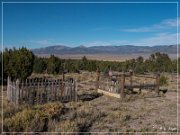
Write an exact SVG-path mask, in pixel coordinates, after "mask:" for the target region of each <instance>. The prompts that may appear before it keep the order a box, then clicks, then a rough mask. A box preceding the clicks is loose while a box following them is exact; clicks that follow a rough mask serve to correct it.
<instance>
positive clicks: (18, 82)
mask: <svg viewBox="0 0 180 135" xmlns="http://www.w3.org/2000/svg"><path fill="white" fill-rule="evenodd" d="M19 84H20V81H19V79H17V80H16V101H15V102H16V104H17V105H18V104H19V93H20V87H19Z"/></svg>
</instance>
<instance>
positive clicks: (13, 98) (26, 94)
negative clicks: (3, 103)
mask: <svg viewBox="0 0 180 135" xmlns="http://www.w3.org/2000/svg"><path fill="white" fill-rule="evenodd" d="M7 99H8V100H9V101H10V102H14V103H16V104H23V103H27V104H43V103H46V102H49V101H61V102H67V101H76V100H77V82H76V81H74V80H70V81H66V82H65V81H63V80H46V79H27V80H25V81H21V82H20V81H19V80H18V79H17V80H16V81H11V78H10V77H8V85H7Z"/></svg>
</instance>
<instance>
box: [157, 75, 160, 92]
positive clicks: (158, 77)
mask: <svg viewBox="0 0 180 135" xmlns="http://www.w3.org/2000/svg"><path fill="white" fill-rule="evenodd" d="M159 83H160V73H157V74H156V93H157V95H159Z"/></svg>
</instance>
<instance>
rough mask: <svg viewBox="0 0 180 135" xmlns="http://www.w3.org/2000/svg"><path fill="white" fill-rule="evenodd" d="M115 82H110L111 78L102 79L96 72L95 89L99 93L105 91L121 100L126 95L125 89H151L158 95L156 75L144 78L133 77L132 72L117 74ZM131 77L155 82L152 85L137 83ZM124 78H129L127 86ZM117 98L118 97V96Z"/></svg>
mask: <svg viewBox="0 0 180 135" xmlns="http://www.w3.org/2000/svg"><path fill="white" fill-rule="evenodd" d="M115 76H116V81H114V80H112V78H111V76H109V77H108V76H106V77H104V76H103V77H102V76H100V72H97V83H96V84H97V89H98V90H99V91H100V92H103V91H106V92H105V93H107V92H111V93H117V94H120V97H121V98H124V97H125V96H126V95H125V94H126V93H125V92H124V91H125V89H128V90H131V91H133V89H134V88H139V90H140V91H141V89H151V90H153V89H154V90H155V91H156V93H157V94H158V95H159V83H160V82H159V81H160V74H159V73H157V74H156V75H155V76H150V75H149V76H145V75H133V73H132V72H129V73H119V74H116V75H115ZM133 76H135V77H140V78H149V79H153V80H155V81H154V83H138V82H137V80H133ZM126 78H129V84H127V82H126V81H127V80H126ZM118 97H119V96H118Z"/></svg>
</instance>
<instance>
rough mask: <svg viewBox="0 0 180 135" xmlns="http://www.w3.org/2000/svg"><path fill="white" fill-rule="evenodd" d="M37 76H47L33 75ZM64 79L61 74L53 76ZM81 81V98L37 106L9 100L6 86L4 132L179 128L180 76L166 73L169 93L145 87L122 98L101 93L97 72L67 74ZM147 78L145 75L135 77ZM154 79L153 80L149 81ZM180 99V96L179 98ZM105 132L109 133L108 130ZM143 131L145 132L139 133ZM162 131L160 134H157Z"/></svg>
mask: <svg viewBox="0 0 180 135" xmlns="http://www.w3.org/2000/svg"><path fill="white" fill-rule="evenodd" d="M34 76H44V75H37V74H33V75H32V77H34ZM46 76H49V77H53V78H62V76H61V75H56V76H53V75H52V76H50V75H46ZM68 76H69V77H74V78H76V79H77V80H78V101H77V102H69V103H64V104H62V103H60V102H54V103H47V104H44V105H34V106H27V105H23V106H19V107H18V106H15V105H14V104H12V103H8V102H7V100H6V87H4V89H3V95H4V96H3V105H4V110H3V114H4V115H3V116H4V117H3V118H4V131H10V132H13V131H27V132H29V131H43V132H54V131H56V132H107V133H108V132H109V133H110V132H174V134H176V132H177V128H178V129H179V130H180V127H177V120H178V119H177V115H180V113H179V114H177V98H179V97H177V94H178V93H179V91H177V78H176V76H175V75H173V76H172V75H169V74H165V76H167V77H168V85H167V86H164V87H161V88H160V89H164V88H165V89H167V90H168V91H167V92H166V93H165V94H161V95H160V97H156V96H155V93H154V92H149V91H146V90H144V92H142V93H141V94H138V93H137V94H127V96H126V98H125V99H123V100H122V99H118V98H114V97H109V96H106V95H102V94H99V93H97V91H96V90H95V80H96V73H94V72H92V73H90V72H83V73H81V74H75V73H69V74H67V75H66V77H68ZM134 79H136V80H139V81H144V80H143V79H141V78H134ZM146 81H150V80H146ZM179 95H180V93H179ZM179 101H180V99H179ZM104 134H105V133H104ZM138 134H143V133H138ZM153 134H160V133H153Z"/></svg>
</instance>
